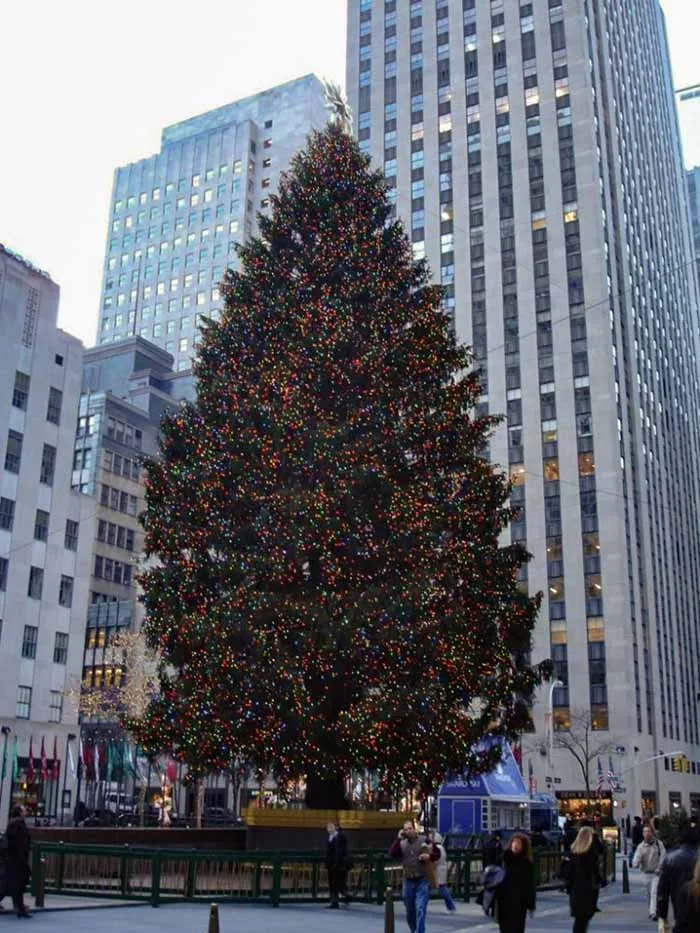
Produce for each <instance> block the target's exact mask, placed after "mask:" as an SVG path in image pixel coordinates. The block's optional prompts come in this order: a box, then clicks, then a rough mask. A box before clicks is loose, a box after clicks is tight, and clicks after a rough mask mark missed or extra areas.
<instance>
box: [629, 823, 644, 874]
mask: <svg viewBox="0 0 700 933" xmlns="http://www.w3.org/2000/svg"><path fill="white" fill-rule="evenodd" d="M643 839H644V828H643V826H642V818H641V816H635V818H634V825H633V826H632V848H631V849H630V868H631V867H632V862H633V861H634V853H635V852H636V851H637V847H638V846H639V845H640V844H641V842H642V841H643Z"/></svg>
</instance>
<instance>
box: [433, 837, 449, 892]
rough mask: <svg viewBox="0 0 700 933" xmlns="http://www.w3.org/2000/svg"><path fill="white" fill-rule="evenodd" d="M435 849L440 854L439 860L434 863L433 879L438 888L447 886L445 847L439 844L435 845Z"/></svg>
mask: <svg viewBox="0 0 700 933" xmlns="http://www.w3.org/2000/svg"><path fill="white" fill-rule="evenodd" d="M435 848H436V849H437V850H438V852H439V853H440V858H439V859H438V860H437V862H436V863H435V877H436V881H437V884H438V886H440V885H443V884H447V852H446V851H445V847H444V846H443V845H440V843H439V842H436V843H435Z"/></svg>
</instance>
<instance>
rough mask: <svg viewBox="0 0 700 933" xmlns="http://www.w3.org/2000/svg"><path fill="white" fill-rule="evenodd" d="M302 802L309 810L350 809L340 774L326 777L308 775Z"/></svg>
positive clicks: (343, 781)
mask: <svg viewBox="0 0 700 933" xmlns="http://www.w3.org/2000/svg"><path fill="white" fill-rule="evenodd" d="M304 800H305V803H306V806H307V807H308V808H309V810H347V809H349V807H350V804H349V802H348V798H347V796H346V795H345V780H344V779H343V776H342V774H333V775H329V776H327V777H320V776H319V775H316V774H310V775H309V776H308V777H307V779H306V795H305V798H304Z"/></svg>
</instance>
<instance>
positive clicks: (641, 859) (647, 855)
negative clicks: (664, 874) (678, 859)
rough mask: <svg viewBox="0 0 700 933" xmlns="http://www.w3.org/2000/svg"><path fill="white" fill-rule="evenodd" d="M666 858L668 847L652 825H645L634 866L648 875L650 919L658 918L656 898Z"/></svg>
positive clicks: (635, 855)
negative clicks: (665, 846)
mask: <svg viewBox="0 0 700 933" xmlns="http://www.w3.org/2000/svg"><path fill="white" fill-rule="evenodd" d="M665 858H666V849H665V848H664V844H663V842H662V841H661V840H660V839H657V837H656V835H655V834H654V830H653V829H652V828H651V826H645V827H644V830H643V838H642V841H641V842H640V843H639V845H638V846H637V850H636V852H635V853H634V859H633V860H632V867H633V868H639V869H640V871H641V872H642V873H643V874H644V875H645V877H646V883H647V901H648V903H649V919H650V920H656V899H657V893H658V890H659V876H660V875H661V867H662V866H663V863H664V859H665Z"/></svg>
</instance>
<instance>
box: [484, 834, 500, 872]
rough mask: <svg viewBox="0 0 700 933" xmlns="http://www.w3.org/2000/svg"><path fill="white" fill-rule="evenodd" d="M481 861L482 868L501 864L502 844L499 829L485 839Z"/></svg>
mask: <svg viewBox="0 0 700 933" xmlns="http://www.w3.org/2000/svg"><path fill="white" fill-rule="evenodd" d="M482 862H483V866H484V868H488V866H489V865H498V866H499V867H500V866H501V865H502V864H503V844H502V842H501V833H500V832H499V831H496V832H495V833H494V834H493V835H492V836H491V837H490V838H489V839H487V841H486V844H485V845H484V849H483V852H482Z"/></svg>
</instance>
